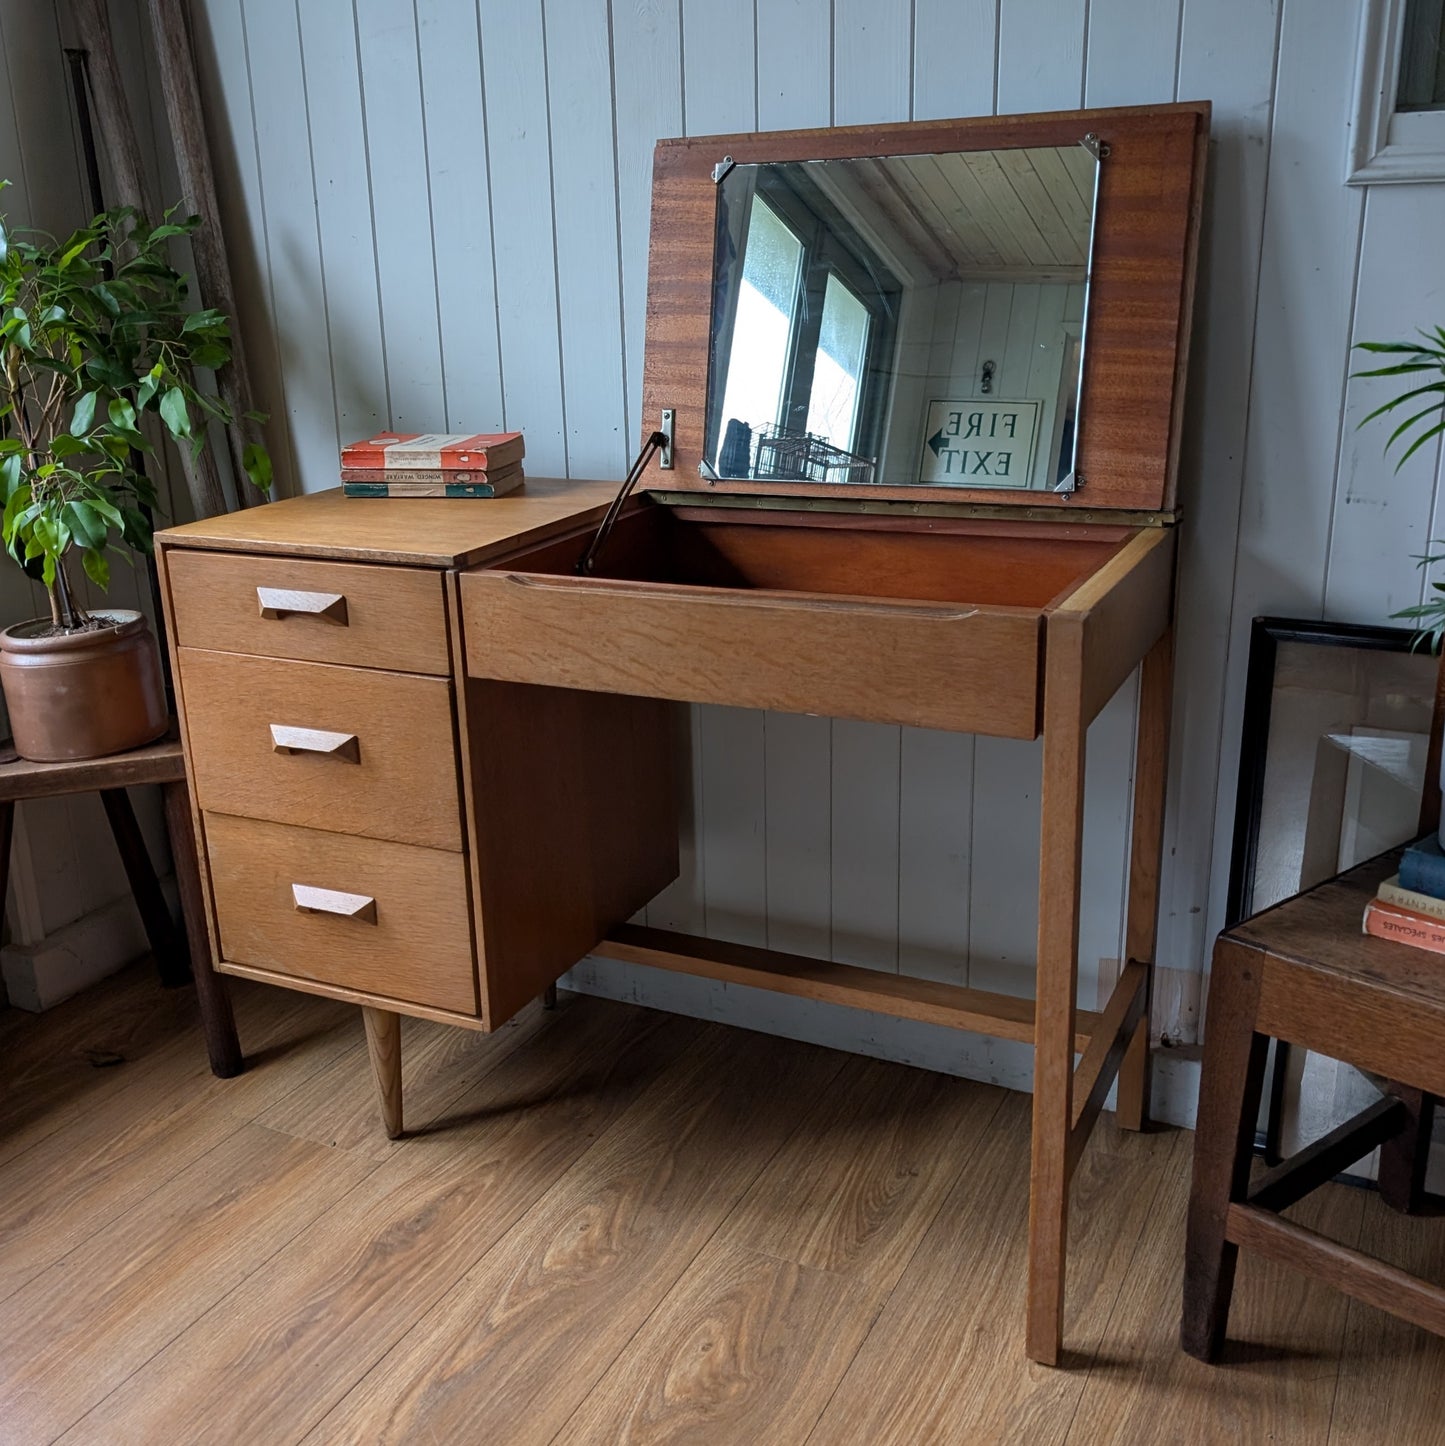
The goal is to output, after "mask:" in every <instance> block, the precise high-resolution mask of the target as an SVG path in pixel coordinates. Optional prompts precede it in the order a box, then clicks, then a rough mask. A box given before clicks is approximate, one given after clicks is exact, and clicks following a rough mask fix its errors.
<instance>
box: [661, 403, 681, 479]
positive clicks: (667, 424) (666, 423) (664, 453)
mask: <svg viewBox="0 0 1445 1446" xmlns="http://www.w3.org/2000/svg"><path fill="white" fill-rule="evenodd" d="M676 415H677V413H676V412H675V411H674V410H673V408H671V407H664V408H663V409H662V425H661V426H660V427H658V429H657V430H658V431H659V432H661V433H662V435H663V436H664V437H666V438H667V441H666V442H665V443H664V444H663V446H662V448H661V449H660V450H659V452H658V454H657V465H658V466H659V467H661V468H662V470H663V471H664V472H671V471H672V428H673V422H674V419H675V418H676Z"/></svg>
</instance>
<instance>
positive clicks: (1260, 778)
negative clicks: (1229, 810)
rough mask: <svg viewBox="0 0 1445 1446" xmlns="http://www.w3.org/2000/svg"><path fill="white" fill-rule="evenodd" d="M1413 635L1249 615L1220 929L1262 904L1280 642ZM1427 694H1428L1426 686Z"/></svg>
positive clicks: (1273, 1118)
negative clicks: (1258, 886)
mask: <svg viewBox="0 0 1445 1446" xmlns="http://www.w3.org/2000/svg"><path fill="white" fill-rule="evenodd" d="M1417 637H1418V635H1417V633H1416V632H1415V630H1414V629H1412V628H1392V627H1383V626H1377V625H1373V624H1363V623H1336V622H1319V621H1314V620H1311V619H1304V618H1283V617H1273V616H1263V617H1256V618H1255V619H1254V620H1253V623H1252V624H1251V627H1250V637H1249V664H1248V672H1247V674H1246V679H1245V692H1244V718H1243V728H1242V733H1241V739H1240V753H1239V779H1238V784H1237V787H1236V791H1235V805H1234V836H1233V842H1232V847H1231V851H1230V861H1229V884H1228V889H1227V891H1226V895H1225V921H1224V922H1225V927H1226V928H1230V927H1232V926H1233V925H1235V924H1237V923H1239V922H1240V921H1241V920H1243V919H1246V918H1248V917H1249V916H1250V915H1251V914H1253V913H1254V912H1256V910H1257V908H1258V907H1262V906H1259V905H1257V904H1256V900H1255V879H1256V873H1257V869H1258V864H1259V848H1260V828H1261V822H1262V818H1263V807H1264V799H1265V775H1266V765H1267V763H1268V756H1269V738H1270V721H1271V715H1272V712H1273V705H1274V697H1275V678H1276V671H1277V664H1278V659H1279V649H1280V646H1281V645H1282V644H1285V643H1301V644H1306V645H1319V646H1328V647H1336V648H1341V647H1343V648H1354V649H1360V650H1362V651H1367V652H1388V653H1410V652H1413V651H1417V649H1416V641H1417ZM1418 651H1420V655H1421V657H1422V659H1424V660H1425V661H1426V662H1427V664H1428V666H1429V668H1430V670H1431V676H1432V677H1433V671H1434V669H1435V668H1436V667H1437V666H1438V663H1437V661H1436V659H1435V658H1434V657H1433V656H1431V654H1430V653H1429V652H1428V651H1426V650H1423V649H1420V650H1418ZM1431 692H1432V693H1433V685H1432V687H1431ZM1269 902H1270V903H1273V902H1275V901H1274V900H1270V901H1269ZM1288 1056H1289V1045H1288V1044H1286V1043H1285V1042H1283V1041H1276V1042H1275V1046H1274V1057H1273V1062H1272V1066H1271V1071H1270V1078H1269V1086H1268V1091H1267V1104H1266V1108H1265V1118H1264V1125H1263V1129H1262V1131H1261V1133H1260V1136H1259V1137H1258V1139H1257V1140H1256V1146H1257V1148H1259V1149H1260V1150H1261V1151H1262V1153H1263V1155H1264V1157H1265V1160H1266V1162H1267V1163H1268V1164H1270V1165H1276V1164H1278V1163H1279V1162H1280V1160H1281V1158H1282V1156H1281V1151H1280V1135H1281V1129H1282V1124H1283V1113H1284V1111H1283V1104H1284V1087H1285V1080H1286V1066H1287V1060H1288Z"/></svg>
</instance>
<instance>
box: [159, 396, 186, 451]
mask: <svg viewBox="0 0 1445 1446" xmlns="http://www.w3.org/2000/svg"><path fill="white" fill-rule="evenodd" d="M161 419H162V420H163V421H164V422H165V424H166V426H167V427H168V428H170V433H171V436H173V437H176V438H180V437H189V436H190V435H191V414H190V412H189V411H187V410H186V394H185V393H184V392H183V391H182V390H181V389H180V388H179V387H171V388H170V389H169V390H168V391H167V392H166V394H165V395H164V396H163V397H162V398H161Z"/></svg>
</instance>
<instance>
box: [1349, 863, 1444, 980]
mask: <svg viewBox="0 0 1445 1446" xmlns="http://www.w3.org/2000/svg"><path fill="white" fill-rule="evenodd" d="M1364 929H1365V933H1367V934H1374V935H1376V936H1377V937H1378V938H1381V939H1393V940H1395V942H1396V943H1399V944H1413V945H1414V946H1415V948H1417V949H1430V950H1433V951H1434V952H1435V953H1436V954H1445V850H1442V849H1441V847H1440V840H1439V839H1437V838H1436V837H1434V835H1431V836H1430V837H1428V838H1422V839H1420V840H1418V841H1417V842H1415V843H1412V844H1411V845H1410V846H1409V848H1407V849H1406V850H1405V852H1404V853H1403V854H1402V855H1401V856H1400V872H1399V873H1398V874H1391V875H1390V877H1389V878H1388V879H1386V880H1385V882H1384V883H1383V884H1381V885H1380V887H1379V889H1378V890H1377V891H1376V893H1375V897H1374V898H1373V899H1371V900H1370V902H1369V903H1368V904H1367V905H1366V906H1365V922H1364Z"/></svg>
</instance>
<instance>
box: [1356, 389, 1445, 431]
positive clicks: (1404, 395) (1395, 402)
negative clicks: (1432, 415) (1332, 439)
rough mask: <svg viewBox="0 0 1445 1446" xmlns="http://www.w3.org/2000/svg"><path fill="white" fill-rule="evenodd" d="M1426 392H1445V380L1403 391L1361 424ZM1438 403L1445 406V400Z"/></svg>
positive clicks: (1362, 424) (1377, 408)
mask: <svg viewBox="0 0 1445 1446" xmlns="http://www.w3.org/2000/svg"><path fill="white" fill-rule="evenodd" d="M1426 392H1445V382H1427V383H1426V384H1425V385H1424V386H1423V387H1416V388H1415V389H1414V391H1411V392H1401V393H1400V395H1399V396H1398V397H1395V398H1393V399H1392V400H1390V401H1388V402H1386V403H1385V404H1384V406H1382V407H1376V408H1375V410H1374V411H1373V412H1371V413H1370V415H1369V416H1368V417H1366V418H1364V420H1363V421H1361V423H1360V426H1362V427H1363V426H1364V425H1365V422H1373V421H1374V420H1375V418H1376V417H1382V416H1384V415H1385V413H1386V412H1393V411H1394V410H1395V408H1396V407H1398V406H1399V405H1400V404H1401V403H1402V402H1408V401H1411V400H1413V399H1414V398H1415V397H1423V396H1424V395H1425V393H1426ZM1437 405H1440V406H1445V402H1440V403H1437Z"/></svg>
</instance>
